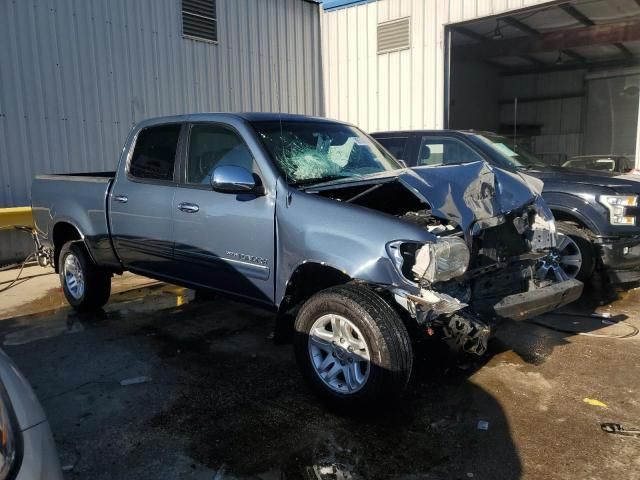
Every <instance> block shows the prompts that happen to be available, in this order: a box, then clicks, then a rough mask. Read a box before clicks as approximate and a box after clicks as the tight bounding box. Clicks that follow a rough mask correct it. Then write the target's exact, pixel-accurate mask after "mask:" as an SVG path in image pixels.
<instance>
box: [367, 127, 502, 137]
mask: <svg viewBox="0 0 640 480" xmlns="http://www.w3.org/2000/svg"><path fill="white" fill-rule="evenodd" d="M410 133H427V134H434V135H437V134H447V133H448V134H451V133H455V134H461V133H462V134H465V135H478V134H483V133H491V132H483V131H481V130H454V129H451V128H445V129H439V130H438V129H431V128H427V129H421V128H417V129H411V130H387V131H381V132H372V133H371V135H398V134H410Z"/></svg>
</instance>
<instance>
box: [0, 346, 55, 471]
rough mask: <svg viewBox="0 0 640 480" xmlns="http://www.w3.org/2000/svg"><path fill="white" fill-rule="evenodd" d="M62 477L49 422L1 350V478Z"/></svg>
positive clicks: (26, 383) (26, 384)
mask: <svg viewBox="0 0 640 480" xmlns="http://www.w3.org/2000/svg"><path fill="white" fill-rule="evenodd" d="M5 479H15V480H44V479H47V480H62V470H61V469H60V462H59V460H58V454H57V452H56V447H55V443H54V441H53V435H51V429H50V427H49V422H48V420H47V417H46V416H45V414H44V410H43V409H42V406H41V405H40V402H39V401H38V399H37V397H36V395H35V393H34V392H33V390H32V389H31V386H30V385H29V382H27V379H26V378H25V377H24V375H22V373H20V371H19V370H18V368H17V367H16V366H15V364H14V363H13V362H12V361H11V359H10V358H9V357H8V356H7V354H6V353H4V352H3V351H2V350H0V480H5Z"/></svg>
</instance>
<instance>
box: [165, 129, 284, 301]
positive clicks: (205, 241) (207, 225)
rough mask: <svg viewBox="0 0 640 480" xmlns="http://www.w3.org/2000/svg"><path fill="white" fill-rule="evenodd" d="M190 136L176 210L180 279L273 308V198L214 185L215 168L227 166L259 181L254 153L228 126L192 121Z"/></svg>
mask: <svg viewBox="0 0 640 480" xmlns="http://www.w3.org/2000/svg"><path fill="white" fill-rule="evenodd" d="M187 138H188V141H187V142H186V148H185V154H184V155H183V159H182V163H183V166H182V168H181V172H180V183H179V185H178V188H177V189H176V194H175V197H174V200H173V207H172V219H173V228H174V231H175V247H174V254H175V258H176V262H177V263H178V265H179V271H180V272H179V275H180V278H181V280H182V281H183V283H186V284H189V285H192V286H194V287H199V286H204V287H209V288H214V289H216V290H220V291H223V292H227V293H232V294H235V295H239V296H242V297H248V298H251V299H254V300H258V301H260V302H264V303H267V304H271V303H272V302H273V295H274V292H273V288H274V281H273V274H274V271H273V266H274V260H275V258H274V256H275V253H274V252H275V247H274V245H275V226H274V222H275V204H274V198H273V197H269V196H266V195H260V194H255V193H242V194H238V193H221V192H216V191H214V190H213V188H212V187H211V177H212V174H213V171H214V169H215V168H216V167H220V166H223V165H233V166H238V167H242V168H244V169H246V170H248V171H250V172H252V173H253V174H254V178H257V179H259V181H261V180H260V179H261V173H260V169H259V167H258V165H257V163H256V161H255V160H254V155H253V154H252V152H251V151H250V150H249V147H248V146H247V145H246V143H245V142H244V140H243V138H242V136H241V135H240V133H239V132H238V131H237V130H236V129H235V128H233V127H232V126H231V125H228V124H225V123H213V122H207V123H194V124H192V125H190V127H189V133H188V136H187Z"/></svg>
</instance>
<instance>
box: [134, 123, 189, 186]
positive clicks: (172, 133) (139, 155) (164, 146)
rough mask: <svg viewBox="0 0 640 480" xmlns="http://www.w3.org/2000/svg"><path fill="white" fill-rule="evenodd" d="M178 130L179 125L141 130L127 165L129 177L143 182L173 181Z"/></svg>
mask: <svg viewBox="0 0 640 480" xmlns="http://www.w3.org/2000/svg"><path fill="white" fill-rule="evenodd" d="M180 128H181V125H180V124H172V125H160V126H157V127H149V128H145V129H143V130H141V131H140V133H139V134H138V139H137V141H136V146H135V148H134V149H133V155H132V157H131V163H129V175H131V176H133V177H136V178H140V179H145V180H165V181H171V180H173V166H174V164H175V161H176V150H177V149H178V138H179V137H180Z"/></svg>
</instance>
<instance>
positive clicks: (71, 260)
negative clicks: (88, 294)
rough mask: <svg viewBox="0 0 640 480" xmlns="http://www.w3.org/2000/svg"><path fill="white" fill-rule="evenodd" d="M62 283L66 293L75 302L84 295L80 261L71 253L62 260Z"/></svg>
mask: <svg viewBox="0 0 640 480" xmlns="http://www.w3.org/2000/svg"><path fill="white" fill-rule="evenodd" d="M63 271H64V283H65V284H66V286H67V291H68V292H69V293H70V294H71V296H72V297H73V298H75V299H76V300H80V299H81V298H82V296H83V295H84V275H83V274H82V267H81V266H80V261H79V260H78V257H76V256H75V255H74V254H73V253H70V254H69V255H67V257H66V258H65V259H64V270H63Z"/></svg>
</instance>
